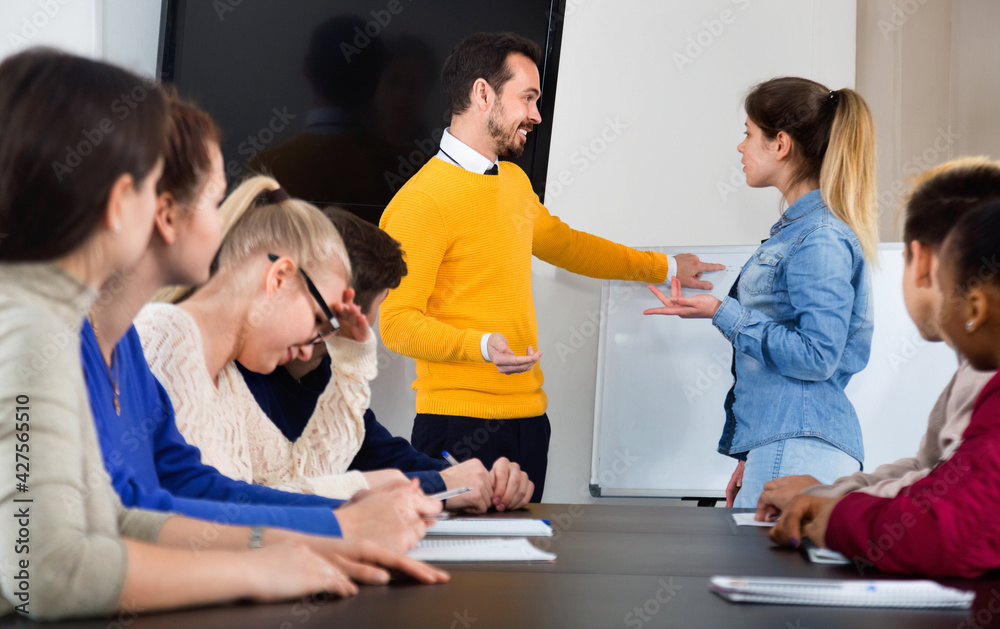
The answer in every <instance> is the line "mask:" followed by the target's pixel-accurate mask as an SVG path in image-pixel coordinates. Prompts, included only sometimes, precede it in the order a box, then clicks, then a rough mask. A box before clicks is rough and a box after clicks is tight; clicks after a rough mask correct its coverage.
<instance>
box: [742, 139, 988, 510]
mask: <svg viewBox="0 0 1000 629" xmlns="http://www.w3.org/2000/svg"><path fill="white" fill-rule="evenodd" d="M998 198H1000V162H994V161H990V160H988V159H986V158H983V157H968V158H962V159H957V160H954V161H951V162H948V163H945V164H942V165H940V166H938V167H936V168H933V169H931V170H928V171H927V172H925V173H924V174H923V175H921V177H920V178H919V179H918V180H917V182H916V183H915V185H914V188H913V190H912V191H911V192H910V194H909V196H908V198H907V200H906V203H905V204H904V212H905V215H906V219H905V223H904V226H903V240H904V242H905V243H906V250H905V256H906V266H905V270H904V273H903V298H904V301H905V302H906V307H907V311H908V312H909V314H910V317H911V318H912V319H913V321H914V322H915V323H916V324H917V329H918V330H919V331H920V335H921V336H922V337H923V338H924V339H926V340H928V341H931V342H937V341H941V340H942V335H941V330H940V328H939V325H938V320H937V314H938V312H937V311H938V308H939V305H940V301H941V291H940V287H939V286H938V285H937V280H936V278H935V277H934V274H933V273H932V268H933V267H934V265H935V264H936V263H937V255H938V251H939V250H940V249H941V245H942V244H943V243H944V239H945V236H947V235H948V230H950V229H951V227H952V226H953V225H954V224H955V223H956V222H957V221H958V219H960V218H961V217H962V216H963V215H964V214H965V213H966V212H968V211H969V210H971V209H972V208H974V207H976V206H977V205H981V204H982V203H984V202H985V201H989V200H992V199H998ZM992 376H993V372H992V371H987V372H983V371H977V370H976V369H974V368H973V367H972V366H971V365H970V364H969V362H968V361H967V360H965V359H964V358H962V356H961V354H959V366H958V370H957V371H956V372H955V375H954V376H953V377H952V379H951V382H949V383H948V386H946V387H945V389H944V391H942V392H941V396H940V397H939V398H938V401H937V403H936V404H935V405H934V407H933V408H932V409H931V413H930V417H929V419H928V421H927V432H926V434H925V435H924V437H923V439H922V440H921V442H920V450H919V451H918V452H917V455H916V456H915V457H909V458H904V459H900V460H898V461H896V462H895V463H887V464H885V465H882V466H879V467H878V468H877V469H876V470H875V471H874V472H855V473H854V474H851V475H850V476H844V477H841V478H838V479H837V480H836V481H835V482H834V483H833V484H831V485H821V484H820V483H819V481H818V480H817V479H816V478H814V477H812V476H809V475H802V476H783V477H781V478H777V479H775V480H773V481H770V482H768V483H765V484H764V492H763V493H762V494H761V497H760V500H759V501H758V503H757V514H756V517H757V519H758V520H765V519H769V518H773V517H775V516H777V515H778V514H780V513H781V511H782V510H784V509H785V508H786V507H787V506H788V503H789V502H791V500H792V498H794V497H795V496H796V495H797V494H798V493H799V492H802V493H805V494H809V495H813V496H824V497H826V498H839V497H841V496H844V495H846V494H847V493H849V492H852V491H862V492H864V493H867V494H871V495H873V496H882V497H884V498H892V497H894V496H895V495H896V494H898V493H899V490H900V489H902V488H903V487H907V486H909V485H912V484H913V483H915V482H917V481H918V480H920V479H921V478H923V477H924V476H927V474H929V473H930V471H931V470H932V469H933V468H934V466H936V465H938V464H939V463H940V462H942V461H946V460H947V459H948V458H949V457H950V456H951V455H952V453H953V452H954V451H955V448H957V447H958V444H959V442H960V441H961V437H962V432H963V431H964V430H965V428H966V427H967V426H968V425H969V418H970V417H971V416H972V405H973V403H974V402H975V400H976V396H977V395H978V394H979V391H980V390H981V389H982V388H983V386H985V385H986V383H987V382H988V381H989V379H990V378H991V377H992Z"/></svg>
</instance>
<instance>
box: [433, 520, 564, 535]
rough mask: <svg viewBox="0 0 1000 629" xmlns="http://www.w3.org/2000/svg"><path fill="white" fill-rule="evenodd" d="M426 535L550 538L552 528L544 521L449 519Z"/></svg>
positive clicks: (441, 522)
mask: <svg viewBox="0 0 1000 629" xmlns="http://www.w3.org/2000/svg"><path fill="white" fill-rule="evenodd" d="M427 534H428V535H516V536H519V537H525V536H526V537H536V536H537V537H550V536H551V535H552V527H551V526H549V525H548V523H547V522H546V521H545V520H528V519H487V518H451V519H450V520H442V521H440V522H438V523H437V524H435V525H434V526H432V527H431V528H429V529H428V530H427Z"/></svg>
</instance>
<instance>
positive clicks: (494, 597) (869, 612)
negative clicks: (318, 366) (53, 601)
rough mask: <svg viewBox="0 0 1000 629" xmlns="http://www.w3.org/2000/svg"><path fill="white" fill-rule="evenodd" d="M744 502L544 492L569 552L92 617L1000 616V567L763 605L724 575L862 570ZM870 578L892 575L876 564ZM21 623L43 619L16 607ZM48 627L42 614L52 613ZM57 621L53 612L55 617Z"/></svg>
mask: <svg viewBox="0 0 1000 629" xmlns="http://www.w3.org/2000/svg"><path fill="white" fill-rule="evenodd" d="M731 513H733V510H730V509H711V508H694V507H621V506H606V505H530V507H529V509H527V510H524V511H520V512H518V513H513V514H495V515H490V516H485V517H539V518H545V519H548V520H551V521H552V525H553V528H554V529H555V530H556V535H555V536H554V537H553V538H551V539H545V538H535V539H534V543H536V544H537V545H539V546H540V547H542V548H546V549H548V550H551V551H553V552H555V553H557V554H558V555H559V558H558V559H557V560H556V561H555V562H554V563H542V564H446V565H444V566H443V567H444V568H446V569H448V570H450V571H451V572H452V580H451V583H449V584H446V585H437V586H423V585H414V584H408V583H400V584H394V585H390V586H385V587H364V588H362V590H361V593H360V594H359V595H358V596H356V597H353V598H350V599H344V600H341V599H334V598H327V597H322V596H321V597H318V598H316V599H306V600H300V601H295V602H290V603H280V604H273V605H231V606H226V607H215V608H210V609H200V610H191V611H183V612H175V613H169V614H149V615H143V616H140V617H138V618H132V617H125V618H122V619H118V620H117V622H116V621H111V622H110V623H109V620H100V621H85V622H76V623H67V626H73V627H80V628H81V629H83V628H88V629H89V628H94V629H96V628H98V627H99V628H101V629H106V628H109V629H117V628H118V627H128V628H129V629H151V628H161V627H162V628H164V629H166V628H173V627H182V628H184V629H202V628H208V627H239V628H248V629H256V628H260V629H264V628H267V629H294V628H298V627H315V628H320V627H338V628H344V627H417V628H420V627H428V628H430V627H434V628H439V629H448V628H452V629H468V628H470V627H474V628H476V629H484V628H487V627H525V628H530V627H557V628H561V627H572V628H578V627H579V628H585V627H633V628H635V629H642V628H645V627H650V628H652V627H710V628H713V629H714V628H725V627H735V628H739V629H748V628H755V627H773V628H776V629H807V628H808V629H819V628H822V627H831V628H838V629H841V628H845V627H847V628H851V629H854V628H860V627H880V628H883V629H891V628H895V627H900V628H903V627H905V628H907V629H918V628H923V627H948V628H950V629H960V628H963V627H968V628H973V627H989V626H1000V578H995V579H977V580H973V581H967V580H951V581H943V583H945V584H947V585H952V586H956V587H961V588H964V589H970V590H975V591H976V592H977V597H976V602H975V606H974V608H973V610H972V611H971V613H968V612H964V611H963V612H954V611H948V612H941V611H930V612H925V611H916V610H898V609H897V610H877V609H860V608H835V607H808V606H783V605H750V604H733V603H729V602H726V601H725V600H723V599H721V598H719V597H718V596H716V595H714V594H712V593H711V592H710V591H709V589H708V577H710V576H712V575H719V574H725V575H741V576H745V575H758V576H795V577H815V578H860V575H859V574H858V571H857V570H856V569H855V568H853V567H838V566H818V565H810V564H808V563H806V562H805V560H804V559H803V558H802V557H801V556H800V555H799V553H797V552H794V551H789V550H784V549H778V548H774V547H772V545H771V543H770V541H769V540H768V539H767V530H766V529H761V528H753V527H741V528H737V527H736V526H735V525H733V524H732V519H731V518H730V517H729V516H730V514H731ZM864 576H865V577H870V578H889V577H885V576H881V577H880V575H878V574H877V573H875V574H871V573H870V574H866V575H864ZM3 625H4V627H5V629H6V627H8V626H9V627H11V629H14V628H19V627H28V626H35V625H34V624H33V623H30V622H28V621H25V620H20V619H19V620H13V619H10V618H5V619H4V621H3ZM38 626H42V625H38ZM44 626H46V627H51V626H52V625H44Z"/></svg>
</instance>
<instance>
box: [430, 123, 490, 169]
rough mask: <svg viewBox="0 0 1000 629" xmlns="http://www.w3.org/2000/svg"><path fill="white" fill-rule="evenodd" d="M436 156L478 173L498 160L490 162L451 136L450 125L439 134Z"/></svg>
mask: <svg viewBox="0 0 1000 629" xmlns="http://www.w3.org/2000/svg"><path fill="white" fill-rule="evenodd" d="M437 158H438V159H443V160H444V161H446V162H448V163H450V164H454V165H456V166H459V167H461V168H464V169H465V170H467V171H469V172H471V173H479V174H480V175H482V174H484V173H485V172H486V171H487V170H489V169H490V168H492V167H493V166H494V165H495V164H497V163H498V162H499V160H497V161H493V162H491V161H490V160H489V159H487V158H486V157H483V156H482V155H480V154H479V152H478V151H476V150H475V149H474V148H472V147H470V146H469V145H468V144H466V143H465V142H462V141H461V140H459V139H458V138H456V137H455V136H453V135H452V134H451V131H450V127H449V128H448V129H445V130H444V135H442V136H441V150H439V151H438V153H437Z"/></svg>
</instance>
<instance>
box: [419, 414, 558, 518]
mask: <svg viewBox="0 0 1000 629" xmlns="http://www.w3.org/2000/svg"><path fill="white" fill-rule="evenodd" d="M551 435H552V427H551V426H550V425H549V417H548V415H539V416H538V417H524V418H518V419H482V418H479V417H461V416H458V415H430V414H426V413H418V414H417V417H416V419H414V420H413V434H412V435H411V438H410V443H411V444H413V447H414V448H416V449H417V450H420V451H421V452H423V453H424V454H426V455H428V456H433V457H436V458H440V457H441V451H442V450H447V451H448V453H449V454H451V455H452V456H453V457H455V458H456V459H458V460H459V461H465V460H467V459H471V458H476V459H479V460H480V461H482V463H483V465H484V466H485V467H486V469H490V468H492V467H493V463H495V462H496V460H497V459H499V458H500V457H502V456H503V457H507V458H508V459H509V460H511V461H513V462H515V463H517V464H518V465H520V466H521V469H522V470H524V471H525V472H527V474H528V478H529V479H531V481H532V482H533V483H535V493H534V494H532V495H531V502H541V500H542V491H543V490H544V489H545V471H546V469H547V468H548V463H549V438H550V437H551Z"/></svg>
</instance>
